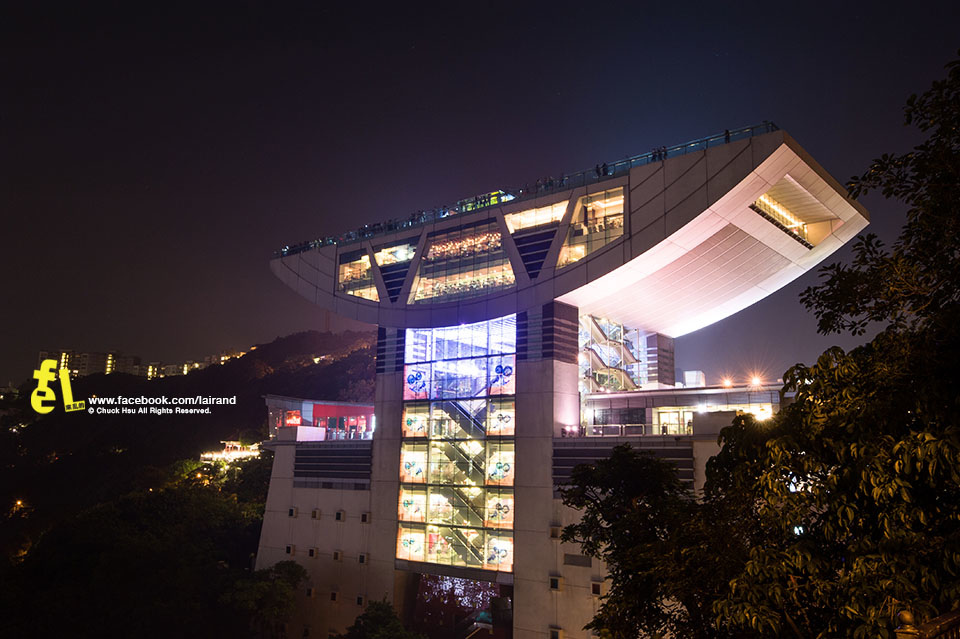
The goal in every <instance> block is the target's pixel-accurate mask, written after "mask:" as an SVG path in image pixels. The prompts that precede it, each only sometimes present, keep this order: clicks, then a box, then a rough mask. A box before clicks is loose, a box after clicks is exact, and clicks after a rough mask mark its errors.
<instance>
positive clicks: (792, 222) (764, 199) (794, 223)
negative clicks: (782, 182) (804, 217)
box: [757, 193, 803, 228]
mask: <svg viewBox="0 0 960 639" xmlns="http://www.w3.org/2000/svg"><path fill="white" fill-rule="evenodd" d="M757 201H758V202H760V203H762V204H763V205H764V206H767V207H769V208H771V209H773V210H774V211H776V213H777V214H778V215H780V216H782V217H783V218H784V219H785V220H787V221H788V222H789V224H786V225H785V226H786V227H787V228H797V227H798V226H803V222H801V221H800V220H798V219H797V218H796V217H794V216H793V214H792V213H790V212H789V211H788V210H787V209H786V208H785V207H784V206H783V205H782V204H780V203H779V202H777V201H776V200H774V199H772V198H770V197H769V196H767V194H766V193H764V194H763V195H761V196H760V197H759V198H757Z"/></svg>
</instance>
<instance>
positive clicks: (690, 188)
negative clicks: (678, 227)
mask: <svg viewBox="0 0 960 639" xmlns="http://www.w3.org/2000/svg"><path fill="white" fill-rule="evenodd" d="M684 157H686V156H684ZM679 159H680V158H678V160H679ZM670 162H673V160H670ZM670 162H667V164H668V165H669V164H670ZM667 176H668V178H669V171H668V172H667ZM706 183H707V161H706V160H705V159H704V157H703V156H702V155H701V156H700V158H699V160H698V161H697V162H696V163H694V164H692V165H691V166H689V167H688V169H687V170H686V171H685V172H683V173H681V174H680V175H677V176H676V179H675V180H673V181H672V182H670V181H668V182H667V188H666V191H665V192H664V203H665V205H666V209H667V211H668V212H669V211H670V210H671V209H672V208H674V207H676V206H677V205H678V204H680V203H681V202H683V201H684V200H686V199H687V198H689V197H690V196H691V195H693V194H694V193H696V192H697V191H698V190H700V189H704V187H705V186H706ZM703 198H704V204H703V208H704V209H705V208H707V204H706V189H704V194H703ZM701 210H702V209H701Z"/></svg>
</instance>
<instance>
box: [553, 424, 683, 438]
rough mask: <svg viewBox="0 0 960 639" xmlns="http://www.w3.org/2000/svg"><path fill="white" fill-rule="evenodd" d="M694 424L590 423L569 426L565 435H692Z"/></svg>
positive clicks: (563, 434) (563, 432) (563, 433)
mask: <svg viewBox="0 0 960 639" xmlns="http://www.w3.org/2000/svg"><path fill="white" fill-rule="evenodd" d="M692 434H693V427H692V426H678V425H676V424H588V425H586V426H583V425H581V426H568V427H567V428H565V429H564V430H563V431H562V433H561V435H562V436H563V437H637V436H647V435H692Z"/></svg>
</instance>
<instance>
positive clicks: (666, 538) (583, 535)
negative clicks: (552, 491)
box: [561, 444, 745, 639]
mask: <svg viewBox="0 0 960 639" xmlns="http://www.w3.org/2000/svg"><path fill="white" fill-rule="evenodd" d="M561 495H562V498H563V503H564V504H565V505H567V506H569V507H571V508H575V509H577V510H579V511H580V513H581V518H580V521H579V522H578V523H575V524H572V525H570V526H567V527H566V528H564V531H563V537H562V538H563V540H564V541H567V542H575V543H579V544H580V546H581V548H582V549H583V552H584V553H585V554H587V555H590V556H592V557H596V558H598V559H601V560H603V561H605V562H606V564H607V567H608V570H609V577H608V579H609V580H610V587H609V592H608V593H607V595H606V596H605V597H604V598H603V604H602V605H601V608H600V612H599V614H598V615H597V616H596V618H595V619H594V620H593V621H592V622H591V623H590V624H589V625H588V626H587V627H588V628H592V629H595V630H597V631H600V632H601V633H603V634H604V635H605V636H608V637H612V638H615V639H619V638H621V637H622V638H624V639H627V638H630V639H633V638H635V637H637V636H638V634H643V635H644V636H654V637H662V636H675V637H694V638H697V639H701V638H704V639H706V638H713V637H721V636H726V633H725V631H724V630H723V629H721V628H720V627H718V626H717V625H716V624H715V623H714V615H713V611H712V608H711V606H712V604H713V601H714V600H715V599H717V597H719V596H720V594H721V593H722V592H723V591H724V590H725V588H726V583H727V581H728V579H729V577H730V576H732V573H734V572H735V570H736V569H737V568H739V566H740V565H741V563H742V559H741V558H742V557H743V555H744V552H745V545H744V543H743V538H742V536H741V535H740V534H739V530H738V526H737V525H736V523H737V518H736V517H735V516H733V513H734V511H733V510H730V509H729V507H728V504H727V503H725V502H723V501H720V500H711V499H706V500H702V501H698V500H697V499H695V498H694V497H693V495H692V493H691V492H690V490H689V488H688V487H687V486H686V485H685V484H683V483H682V482H681V481H680V480H679V479H678V478H677V471H676V468H675V466H674V465H673V464H671V463H669V462H666V461H663V460H660V459H657V458H656V457H653V456H652V455H650V454H649V453H646V452H640V451H637V450H634V449H632V448H631V447H630V446H629V445H628V444H624V445H621V446H617V447H616V448H614V449H613V451H612V453H611V455H610V457H609V458H607V459H603V460H600V461H597V462H596V463H595V464H592V465H586V464H583V465H580V466H577V467H576V468H574V470H573V474H572V475H571V478H570V483H569V484H568V485H567V486H566V487H563V488H562V489H561Z"/></svg>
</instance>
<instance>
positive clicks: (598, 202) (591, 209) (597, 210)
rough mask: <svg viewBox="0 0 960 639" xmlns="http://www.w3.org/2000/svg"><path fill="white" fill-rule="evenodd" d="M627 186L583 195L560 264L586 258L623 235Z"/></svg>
mask: <svg viewBox="0 0 960 639" xmlns="http://www.w3.org/2000/svg"><path fill="white" fill-rule="evenodd" d="M623 203H624V198H623V187H619V188H616V189H610V190H609V191H603V192H601V193H595V194H593V195H587V196H585V197H582V198H580V200H579V201H578V202H577V207H576V209H575V210H574V214H573V222H571V224H570V230H569V231H568V232H567V239H566V240H565V241H564V243H563V248H561V249H560V259H559V260H558V261H557V266H558V267H564V266H567V265H568V264H573V263H574V262H577V261H579V260H582V259H583V258H585V257H586V256H587V255H589V254H590V253H593V252H594V251H596V250H597V249H599V248H601V247H603V246H606V245H607V244H609V243H610V242H612V241H614V240H615V239H617V238H618V237H620V236H622V235H623Z"/></svg>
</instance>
